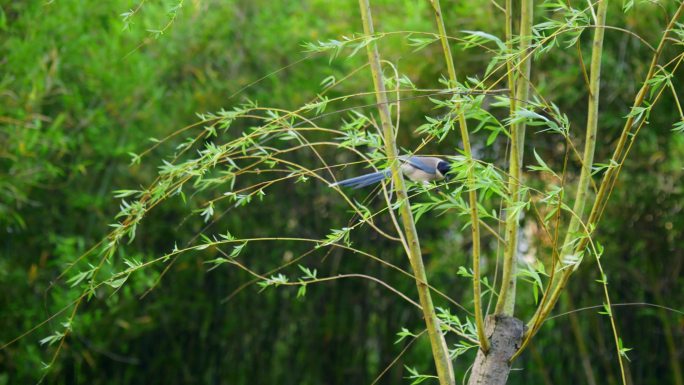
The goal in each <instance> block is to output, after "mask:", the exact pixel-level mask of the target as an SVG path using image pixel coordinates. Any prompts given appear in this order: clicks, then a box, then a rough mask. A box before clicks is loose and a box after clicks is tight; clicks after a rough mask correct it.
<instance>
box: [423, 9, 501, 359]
mask: <svg viewBox="0 0 684 385" xmlns="http://www.w3.org/2000/svg"><path fill="white" fill-rule="evenodd" d="M430 3H431V4H432V9H433V10H434V12H435V18H436V21H437V28H438V29H439V38H440V40H441V42H442V50H443V51H444V59H445V61H446V65H447V71H448V72H449V82H450V83H451V84H450V86H451V87H454V88H455V87H456V85H457V84H458V81H457V80H458V79H457V77H456V67H454V59H453V57H452V56H451V48H450V47H449V40H448V39H447V33H446V28H445V27H444V18H443V17H442V9H441V7H440V5H439V0H430ZM454 109H455V112H456V113H457V115H458V125H459V128H460V130H461V140H462V141H463V150H464V153H465V156H466V158H467V159H468V161H469V162H470V165H469V167H468V176H467V185H468V203H469V205H470V228H471V230H472V235H473V302H474V307H475V325H476V327H477V338H478V339H479V340H480V348H481V349H482V350H483V351H484V352H487V351H489V339H488V338H487V336H486V335H485V329H484V318H483V315H482V289H481V285H480V221H479V215H478V213H477V211H478V210H477V190H476V189H475V175H474V163H473V153H472V151H471V149H470V138H469V134H468V125H467V123H466V119H465V112H464V111H463V109H462V108H461V103H460V102H458V101H457V102H456V105H455V107H454Z"/></svg>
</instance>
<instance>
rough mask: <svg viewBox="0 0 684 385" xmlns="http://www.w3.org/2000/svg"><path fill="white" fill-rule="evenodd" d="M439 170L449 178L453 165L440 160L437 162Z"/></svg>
mask: <svg viewBox="0 0 684 385" xmlns="http://www.w3.org/2000/svg"><path fill="white" fill-rule="evenodd" d="M437 171H439V173H440V174H442V175H443V176H444V178H445V179H447V180H448V179H449V175H448V174H449V172H450V171H451V165H450V164H449V163H448V162H445V161H443V160H442V161H440V162H439V163H437Z"/></svg>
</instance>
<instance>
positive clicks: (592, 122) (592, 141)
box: [523, 0, 608, 347]
mask: <svg viewBox="0 0 684 385" xmlns="http://www.w3.org/2000/svg"><path fill="white" fill-rule="evenodd" d="M607 9H608V0H603V1H601V2H600V3H599V7H598V14H597V20H598V22H599V23H600V24H601V25H603V24H605V20H606V13H607ZM604 32H605V30H604V29H603V28H596V29H595V31H594V40H593V43H592V44H593V45H592V53H591V67H590V75H589V76H590V78H589V104H588V115H587V130H586V137H585V142H584V156H583V159H582V171H581V172H580V178H579V183H578V187H577V195H576V196H575V203H574V206H573V212H574V213H575V215H573V216H572V217H571V219H570V223H569V224H568V231H567V233H566V236H565V240H564V242H563V245H562V246H561V254H560V260H561V263H563V261H564V260H565V259H566V257H568V256H570V255H571V254H572V253H573V252H574V251H575V250H581V249H575V248H574V247H573V242H572V239H573V237H575V236H576V233H577V231H578V229H579V227H580V223H581V221H582V217H583V213H584V206H585V203H586V201H587V200H588V197H587V193H588V190H589V183H590V180H591V173H592V165H593V162H594V150H595V147H596V132H597V129H598V108H599V86H600V80H601V57H602V53H603V36H604ZM573 270H574V269H573V268H572V267H568V266H565V270H564V271H563V274H562V275H561V277H560V278H558V279H554V280H553V281H552V282H550V283H549V285H550V286H551V287H553V289H552V290H551V298H550V299H549V301H548V302H545V298H543V297H542V300H541V302H540V304H539V307H538V308H537V311H536V312H535V314H534V316H533V317H532V319H531V320H530V322H529V323H528V332H527V334H528V336H527V338H526V341H524V342H523V347H524V345H525V344H526V343H527V342H528V340H529V338H530V337H531V336H532V335H533V334H534V333H536V330H537V329H538V328H539V326H540V325H541V321H542V320H543V319H544V318H545V317H546V316H548V313H549V312H550V311H551V309H552V308H553V306H554V305H555V304H556V302H557V301H558V297H559V296H560V293H561V291H562V288H563V286H564V282H565V281H566V280H567V277H568V276H569V275H570V274H571V273H572V271H573ZM556 277H558V276H556ZM556 277H554V278H556Z"/></svg>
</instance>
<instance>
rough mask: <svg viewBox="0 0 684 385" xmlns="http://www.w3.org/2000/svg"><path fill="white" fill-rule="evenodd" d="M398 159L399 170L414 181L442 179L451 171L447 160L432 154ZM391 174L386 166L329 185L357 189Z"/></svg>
mask: <svg viewBox="0 0 684 385" xmlns="http://www.w3.org/2000/svg"><path fill="white" fill-rule="evenodd" d="M399 161H400V162H401V166H400V167H399V168H400V170H401V172H403V173H404V176H406V177H407V178H408V179H410V180H412V181H414V182H422V183H428V182H432V181H438V180H442V179H445V178H447V177H448V175H447V174H448V173H449V172H450V171H451V165H450V164H449V162H447V161H445V160H443V159H441V158H438V157H434V156H400V157H399ZM391 174H392V170H390V169H389V168H386V169H384V170H382V171H378V172H374V173H370V174H366V175H361V176H357V177H354V178H350V179H345V180H341V181H339V182H335V183H331V184H330V187H335V186H342V187H351V188H353V189H358V188H362V187H366V186H370V185H372V184H375V183H378V182H380V181H382V180H385V179H386V178H389V177H390V175H391Z"/></svg>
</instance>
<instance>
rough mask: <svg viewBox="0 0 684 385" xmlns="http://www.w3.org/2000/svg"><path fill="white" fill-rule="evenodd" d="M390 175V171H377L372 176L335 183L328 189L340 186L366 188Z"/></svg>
mask: <svg viewBox="0 0 684 385" xmlns="http://www.w3.org/2000/svg"><path fill="white" fill-rule="evenodd" d="M391 173H392V171H391V170H390V169H387V170H384V171H378V172H374V173H372V174H366V175H361V176H357V177H355V178H350V179H345V180H341V181H339V182H337V183H333V184H331V185H330V187H334V186H342V187H351V188H354V189H357V188H361V187H366V186H370V185H372V184H375V183H378V182H380V181H381V180H383V179H385V178H387V177H389V176H390V174H391Z"/></svg>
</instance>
